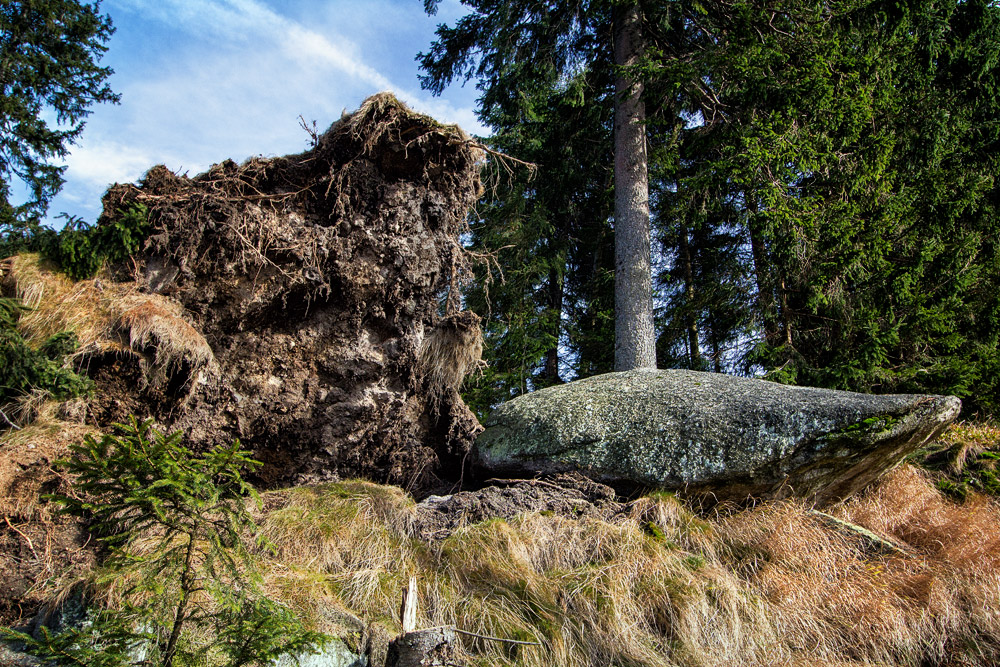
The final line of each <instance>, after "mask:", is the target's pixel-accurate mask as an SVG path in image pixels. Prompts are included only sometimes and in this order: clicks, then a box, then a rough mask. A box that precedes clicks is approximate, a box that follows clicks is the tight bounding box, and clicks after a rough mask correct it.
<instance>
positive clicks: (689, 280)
mask: <svg viewBox="0 0 1000 667" xmlns="http://www.w3.org/2000/svg"><path fill="white" fill-rule="evenodd" d="M677 237H678V241H679V250H680V261H681V266H682V268H683V270H684V299H685V301H686V302H687V303H686V304H685V305H686V308H685V309H684V328H685V329H687V334H688V366H689V367H691V368H693V369H694V370H698V371H700V370H701V368H702V364H701V343H700V342H699V341H698V318H697V317H696V312H695V308H694V263H693V262H692V261H691V244H690V243H689V242H688V228H687V225H686V224H684V223H683V222H682V223H681V224H680V229H679V231H678V234H677Z"/></svg>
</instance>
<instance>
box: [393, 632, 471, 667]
mask: <svg viewBox="0 0 1000 667" xmlns="http://www.w3.org/2000/svg"><path fill="white" fill-rule="evenodd" d="M454 645H455V630H454V628H450V627H442V628H429V629H427V630H416V631H414V632H407V633H406V634H403V635H400V636H399V637H397V638H396V639H395V640H394V641H393V642H392V643H391V644H389V654H388V656H387V659H386V667H429V666H432V665H448V664H450V663H452V662H453V661H454V658H455V649H454Z"/></svg>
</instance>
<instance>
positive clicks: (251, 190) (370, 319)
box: [96, 94, 481, 490]
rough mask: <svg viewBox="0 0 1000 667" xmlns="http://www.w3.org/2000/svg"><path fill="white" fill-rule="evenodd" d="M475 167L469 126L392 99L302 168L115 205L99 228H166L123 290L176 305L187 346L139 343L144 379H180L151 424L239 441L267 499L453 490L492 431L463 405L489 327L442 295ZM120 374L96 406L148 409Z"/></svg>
mask: <svg viewBox="0 0 1000 667" xmlns="http://www.w3.org/2000/svg"><path fill="white" fill-rule="evenodd" d="M480 158H481V155H480V153H479V152H478V150H477V149H476V148H475V145H474V143H473V142H472V141H471V140H469V138H468V136H467V135H465V134H464V133H462V131H461V130H459V129H458V128H456V127H445V126H441V125H440V124H438V123H436V122H434V121H433V120H431V119H430V118H427V117H425V116H421V115H418V114H415V113H413V112H411V111H410V110H408V109H407V108H406V107H405V106H403V105H402V104H401V103H399V102H398V101H396V100H395V99H394V98H392V97H391V96H390V95H387V94H382V95H377V96H375V97H373V98H370V99H369V100H368V101H366V102H365V104H364V105H363V106H362V107H361V109H360V110H359V111H357V112H356V113H355V114H353V115H351V116H346V117H345V118H343V119H342V120H341V121H339V122H338V123H336V124H334V125H333V126H332V127H331V128H330V129H329V130H328V131H327V132H326V133H325V134H323V135H321V136H319V137H317V140H316V145H315V147H314V148H313V149H312V150H309V151H307V152H305V153H302V154H299V155H290V156H286V157H277V158H271V159H263V158H254V159H251V160H249V161H248V162H246V163H244V164H242V165H237V164H236V163H234V162H232V161H226V162H223V163H221V164H218V165H216V166H214V167H213V168H212V169H210V170H209V171H208V172H206V173H204V174H201V175H199V176H196V177H194V178H187V177H184V176H177V175H175V174H173V173H171V172H170V171H169V170H167V169H166V168H165V167H162V166H161V167H154V168H153V169H151V170H150V171H149V172H148V173H147V175H146V176H145V178H144V180H143V181H142V182H141V183H140V184H139V185H138V186H132V185H118V186H115V187H113V188H112V189H110V190H109V191H108V193H107V194H106V195H105V199H104V215H103V218H102V220H101V224H113V223H114V221H115V220H116V219H117V218H118V217H120V216H121V215H123V213H122V212H123V211H125V210H127V209H128V208H129V206H130V205H133V204H142V205H144V206H145V207H147V208H148V210H149V221H150V223H151V227H152V230H153V231H152V234H151V236H150V238H149V240H148V241H147V243H146V245H145V248H144V250H143V252H142V253H141V255H140V256H139V257H137V258H135V259H134V264H130V265H129V266H122V267H117V268H118V271H119V275H125V274H131V275H132V276H134V277H135V279H136V280H137V282H138V283H139V285H140V288H141V289H142V290H143V291H145V292H147V293H155V294H157V295H161V296H165V297H168V298H169V299H171V300H175V301H176V302H178V303H179V304H180V305H181V306H183V309H184V311H185V313H186V318H187V319H188V320H189V323H190V325H191V328H192V329H193V333H192V332H188V333H187V334H185V335H177V336H170V335H169V331H166V330H165V329H169V326H167V324H168V323H167V320H166V318H163V319H162V322H159V323H157V325H158V328H152V329H151V330H152V331H153V333H154V334H155V335H150V334H148V331H147V335H144V336H136V335H135V333H134V332H135V326H134V325H133V326H132V334H131V338H132V339H133V340H132V341H131V343H132V347H133V348H135V347H139V348H142V350H143V352H144V354H145V356H146V358H147V359H148V360H149V363H148V364H147V367H148V368H149V369H151V370H149V371H148V372H147V373H146V374H147V375H150V376H151V377H154V378H155V377H156V376H158V375H164V374H170V376H171V377H170V378H167V381H166V382H159V383H156V384H158V386H159V387H160V389H161V390H160V391H155V392H154V391H149V390H148V388H145V389H146V391H145V392H144V393H143V396H146V397H148V399H147V400H146V402H147V403H149V405H148V406H146V407H147V409H148V413H149V414H152V415H154V416H156V417H157V419H158V420H160V421H161V422H163V423H164V425H165V426H167V427H168V428H170V429H182V430H184V431H185V433H186V434H187V437H188V439H189V441H190V442H192V443H193V444H194V445H195V446H197V447H207V446H211V445H213V444H218V443H220V442H226V441H232V440H233V439H235V438H239V439H240V441H241V442H242V444H243V445H244V447H247V448H250V449H252V450H253V451H254V454H255V456H257V457H258V458H259V459H260V460H262V461H263V462H264V463H265V467H264V469H263V472H262V473H261V478H260V479H258V480H257V481H258V482H259V483H263V485H264V486H267V487H274V486H281V485H287V484H301V483H311V482H317V481H323V480H330V479H338V478H340V477H351V476H363V477H367V478H369V479H374V480H378V481H382V482H392V483H396V484H402V485H404V486H407V487H408V488H410V489H414V490H419V489H421V488H429V487H431V486H433V485H434V484H435V483H436V480H437V479H438V478H440V477H448V476H450V475H452V473H454V472H455V471H457V470H458V468H459V467H460V465H461V461H462V458H463V457H464V455H465V453H466V452H467V451H468V449H469V447H470V446H471V443H472V439H473V437H474V436H475V434H476V433H477V432H478V431H479V430H480V426H479V424H478V422H477V421H476V419H475V417H474V416H473V414H472V413H471V411H469V410H468V408H467V407H466V406H465V404H464V403H463V402H462V400H461V398H460V397H459V395H458V393H457V387H458V385H459V384H460V383H461V381H462V379H463V378H464V376H465V374H466V373H467V372H468V371H470V370H472V369H473V368H474V367H475V366H476V364H477V363H478V360H479V352H480V349H481V337H480V333H479V323H478V320H477V318H476V317H475V315H473V314H471V313H468V312H458V311H457V303H458V300H457V299H456V298H451V299H449V298H448V296H449V290H454V289H455V286H456V284H457V279H458V277H459V276H460V275H461V274H462V272H463V271H464V270H465V266H466V265H465V258H464V256H463V252H462V249H461V246H460V244H459V236H460V234H461V233H462V232H463V230H464V229H465V226H466V215H467V213H468V211H469V209H470V207H471V206H472V205H473V203H474V202H475V200H476V199H477V197H478V196H479V193H480V184H479V179H478V171H479V160H480ZM445 303H447V304H449V305H450V306H451V310H450V312H447V311H446V312H442V311H444V310H445V307H444V306H443V305H442V304H445ZM181 325H184V323H183V322H181V323H178V327H175V328H177V329H178V331H179V332H180V329H181V328H183V326H181ZM184 326H186V325H184ZM119 328H122V327H119ZM146 329H147V330H150V327H146ZM180 333H184V332H180ZM172 338H173V339H182V341H183V340H188V341H191V342H187V343H183V344H182V345H178V344H175V343H174V342H171V339H172ZM195 338H198V339H200V340H198V341H194V339H195ZM201 340H203V341H204V343H205V345H204V346H202V345H201ZM164 341H166V342H164ZM164 345H166V346H167V347H180V348H183V349H184V350H188V354H187V356H184V355H180V356H179V357H178V355H177V354H176V353H174V351H173V350H167V352H168V353H163V351H162V350H160V349H159V348H160V347H162V346H164ZM202 348H204V349H202ZM194 352H197V354H195V353H194ZM429 356H430V357H431V358H428V357H429ZM161 358H169V359H178V361H176V362H173V363H170V364H167V363H163V362H161V361H160V360H161ZM116 365H117V366H120V362H119V360H118V359H107V360H103V361H101V362H100V363H97V364H96V366H97V367H98V368H104V367H108V366H116ZM154 371H155V372H154ZM123 375H124V376H127V375H128V373H123V372H121V369H119V370H118V371H116V372H114V373H105V374H103V375H100V376H99V377H98V385H99V387H98V395H101V394H102V392H103V393H104V394H105V395H108V396H114V395H118V394H122V393H124V394H129V395H132V396H136V395H137V393H136V392H135V391H134V389H133V387H132V386H128V387H124V388H123V387H121V386H118V387H116V386H113V385H114V384H115V378H116V377H123ZM171 378H172V381H171ZM123 389H124V392H123V391H122V390H123ZM97 407H98V408H99V409H98V410H97V413H102V410H103V413H104V414H107V415H108V416H111V415H114V416H115V417H118V415H117V414H116V410H115V408H114V406H113V405H102V406H97ZM135 407H136V406H132V407H130V409H134V408H135Z"/></svg>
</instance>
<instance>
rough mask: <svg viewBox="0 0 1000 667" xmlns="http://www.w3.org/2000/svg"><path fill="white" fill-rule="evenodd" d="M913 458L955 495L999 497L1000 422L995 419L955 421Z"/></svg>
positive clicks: (947, 490) (946, 489) (951, 494)
mask: <svg viewBox="0 0 1000 667" xmlns="http://www.w3.org/2000/svg"><path fill="white" fill-rule="evenodd" d="M911 460H913V461H914V462H915V463H917V464H918V465H920V466H921V467H923V468H925V469H927V470H930V471H933V472H934V473H935V478H936V483H937V486H938V488H939V489H940V490H941V491H943V492H945V493H946V494H948V495H950V496H952V497H953V498H956V499H958V500H964V499H965V498H966V497H968V496H969V495H970V494H973V493H982V494H986V495H989V496H993V497H995V498H996V497H1000V425H998V424H997V423H996V422H994V421H985V422H958V423H955V424H952V425H951V426H950V427H949V428H948V430H946V431H945V432H944V433H943V434H942V435H941V437H940V438H938V440H937V441H936V442H934V443H932V444H931V445H930V446H929V447H927V448H925V449H924V450H922V451H920V452H918V453H917V454H916V455H914V457H912V458H911Z"/></svg>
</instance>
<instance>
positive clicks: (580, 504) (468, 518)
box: [415, 473, 629, 540]
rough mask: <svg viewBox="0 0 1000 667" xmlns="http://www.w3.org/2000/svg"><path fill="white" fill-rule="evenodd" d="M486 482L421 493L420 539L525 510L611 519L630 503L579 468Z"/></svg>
mask: <svg viewBox="0 0 1000 667" xmlns="http://www.w3.org/2000/svg"><path fill="white" fill-rule="evenodd" d="M486 483H487V484H489V486H485V487H483V488H481V489H477V490H475V491H461V492H459V493H456V494H453V495H448V496H428V497H427V498H424V500H422V501H421V502H420V503H419V504H418V505H417V508H416V510H417V514H416V520H415V524H416V530H415V532H416V533H417V534H419V535H420V536H421V537H423V538H424V539H432V540H440V539H444V538H446V537H448V536H449V535H451V534H452V533H453V532H455V531H456V530H458V529H459V528H463V527H465V526H468V525H472V524H475V523H479V522H480V521H486V520H488V519H505V520H509V519H513V518H514V517H516V516H519V515H521V514H524V513H526V512H539V513H542V514H544V515H554V516H560V517H564V518H568V519H582V518H591V519H600V520H602V521H608V522H615V521H619V520H622V518H623V517H624V516H625V515H626V513H627V510H628V507H629V506H628V505H626V504H625V503H622V502H621V501H619V500H618V496H617V495H616V493H615V490H614V489H612V488H611V487H609V486H605V485H604V484H599V483H598V482H595V481H593V480H591V479H588V478H586V477H584V476H583V475H580V474H579V473H567V474H562V475H556V476H555V477H552V478H548V479H507V480H504V479H494V480H488V481H487V482H486Z"/></svg>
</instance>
